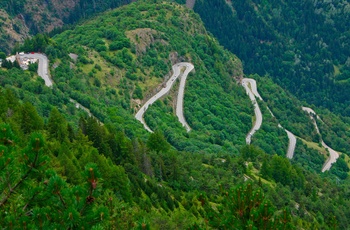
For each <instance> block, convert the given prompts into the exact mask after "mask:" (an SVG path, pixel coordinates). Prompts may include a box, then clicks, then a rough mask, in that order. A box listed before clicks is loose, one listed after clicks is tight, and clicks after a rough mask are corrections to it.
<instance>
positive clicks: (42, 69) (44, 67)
mask: <svg viewBox="0 0 350 230" xmlns="http://www.w3.org/2000/svg"><path fill="white" fill-rule="evenodd" d="M20 57H21V58H35V59H38V61H39V64H38V75H39V76H40V77H41V78H42V79H44V81H45V85H46V86H48V87H50V86H52V85H53V83H52V80H51V78H50V76H49V72H48V71H49V60H48V58H47V57H46V56H45V55H44V54H39V53H33V54H22V55H20Z"/></svg>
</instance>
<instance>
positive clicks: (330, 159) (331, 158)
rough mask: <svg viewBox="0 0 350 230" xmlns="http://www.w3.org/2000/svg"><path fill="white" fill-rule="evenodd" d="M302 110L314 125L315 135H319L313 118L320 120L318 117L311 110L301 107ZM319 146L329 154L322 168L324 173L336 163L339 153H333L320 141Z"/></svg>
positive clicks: (332, 150)
mask: <svg viewBox="0 0 350 230" xmlns="http://www.w3.org/2000/svg"><path fill="white" fill-rule="evenodd" d="M302 109H303V110H304V111H306V112H307V113H308V114H309V115H310V118H311V120H312V121H313V123H314V126H315V128H316V131H317V133H318V134H320V135H321V133H320V130H319V129H318V126H317V123H316V121H315V118H314V116H316V118H317V119H320V117H319V116H318V115H317V114H316V113H315V111H313V110H312V109H311V108H308V107H302ZM321 144H322V146H323V147H324V148H325V149H327V150H328V152H329V157H328V159H327V160H326V163H325V164H324V165H323V167H322V172H325V171H327V170H329V169H330V168H331V167H332V164H333V163H335V162H336V161H337V159H338V157H339V153H338V152H337V151H335V150H334V149H332V148H330V147H329V146H328V145H327V144H326V143H324V141H323V140H322V142H321Z"/></svg>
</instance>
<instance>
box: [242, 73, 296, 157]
mask: <svg viewBox="0 0 350 230" xmlns="http://www.w3.org/2000/svg"><path fill="white" fill-rule="evenodd" d="M242 86H243V87H244V88H245V90H246V92H247V94H248V95H249V98H250V100H251V101H252V102H253V104H254V113H255V117H256V121H255V124H254V126H253V128H252V129H251V131H249V133H248V135H247V137H246V143H247V144H248V145H249V144H250V142H251V137H252V136H253V135H254V133H255V132H256V131H258V130H259V128H260V127H261V124H262V114H261V111H260V108H259V105H258V103H257V101H256V97H257V98H259V99H260V100H262V101H263V99H262V97H261V96H260V94H259V92H258V89H257V86H256V81H255V80H254V79H251V78H243V80H242ZM249 86H250V87H249ZM267 109H268V111H269V112H270V113H271V115H272V116H273V117H274V115H273V113H272V111H271V110H270V108H269V107H267ZM278 127H280V128H282V129H284V131H286V133H287V136H288V139H289V144H288V149H287V157H288V158H289V159H292V158H293V156H294V151H295V146H296V142H297V140H296V137H295V136H294V134H293V133H291V132H290V131H288V130H287V129H285V128H283V127H282V126H281V125H280V124H278Z"/></svg>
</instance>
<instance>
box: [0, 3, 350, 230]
mask: <svg viewBox="0 0 350 230" xmlns="http://www.w3.org/2000/svg"><path fill="white" fill-rule="evenodd" d="M15 50H17V51H20V50H24V51H26V52H27V51H45V53H46V55H47V56H48V58H49V60H50V75H51V77H52V80H53V83H54V84H53V86H52V87H46V86H45V85H44V81H43V80H42V79H41V78H40V77H39V76H38V75H37V74H36V66H35V65H32V66H30V68H29V70H28V71H22V70H21V69H18V68H17V67H16V66H12V65H6V66H5V68H0V169H1V170H0V188H1V189H0V191H1V192H0V207H1V209H2V210H4V211H3V212H0V226H1V227H2V228H5V229H11V227H12V228H14V229H21V228H27V229H34V228H38V227H39V228H43V229H51V228H56V229H68V228H69V229H81V228H84V229H234V228H237V229H301V228H303V229H337V228H339V229H347V228H349V227H350V225H349V224H350V223H349V221H348V216H350V210H349V208H348V207H349V206H350V203H349V202H350V201H349V199H350V193H349V191H350V182H349V178H348V174H349V167H348V165H349V158H348V156H347V155H348V154H349V152H348V147H349V144H348V143H349V136H350V135H348V134H349V129H348V127H349V126H348V125H349V120H347V119H346V118H344V117H340V116H336V115H334V114H332V113H331V112H329V110H327V109H319V108H317V107H315V108H314V109H315V110H316V111H317V113H318V114H319V115H320V116H321V117H322V121H323V122H322V123H320V124H319V127H320V130H321V132H322V138H323V139H324V141H326V142H327V143H329V145H331V146H332V148H335V149H336V150H337V151H339V152H341V153H342V154H341V157H340V158H339V160H338V161H337V163H336V164H334V165H333V166H332V168H331V170H330V171H327V172H325V173H321V168H322V165H323V164H324V162H325V160H326V158H327V150H325V149H324V148H322V147H320V136H319V135H318V134H317V132H316V130H315V127H314V126H313V124H312V122H311V120H310V118H309V116H308V114H306V113H304V112H303V111H302V109H301V106H307V104H305V103H302V102H300V101H299V100H298V99H297V98H295V97H293V96H292V95H290V93H288V92H286V91H284V90H283V89H282V88H281V87H279V86H277V85H276V84H275V83H273V82H272V81H271V80H270V79H268V78H263V77H260V76H258V75H250V76H249V77H251V78H254V79H256V81H257V83H258V87H259V92H260V93H261V95H262V97H263V98H264V101H258V102H257V103H259V105H260V107H261V110H262V113H263V125H262V127H261V129H259V130H258V131H257V132H256V135H254V136H253V137H252V142H251V143H252V144H251V145H246V142H245V138H246V135H247V133H249V131H250V129H251V127H252V124H253V123H254V119H255V117H254V105H253V104H252V102H251V101H250V99H249V97H248V96H247V95H246V93H245V91H244V88H243V87H242V86H241V80H242V78H243V77H244V73H243V67H242V64H241V61H240V60H239V59H238V58H237V57H236V56H235V55H233V54H232V53H230V52H228V51H227V50H225V49H224V48H223V47H222V46H221V45H219V43H218V42H217V41H216V39H215V38H213V37H212V36H211V35H210V34H209V33H208V32H207V31H206V29H205V27H204V25H203V23H202V22H201V20H200V18H199V16H198V15H197V14H195V13H194V12H193V11H191V10H189V9H186V8H185V7H184V6H181V5H178V4H175V3H173V2H167V1H149V0H141V1H137V2H135V3H132V4H130V5H126V6H123V7H121V8H118V9H115V10H111V11H108V12H105V13H103V14H101V15H98V16H95V17H93V18H91V19H89V20H86V21H84V22H80V23H79V24H77V25H74V26H73V27H72V28H70V29H69V30H65V31H63V32H62V33H59V34H56V35H55V36H53V37H48V36H47V35H41V34H39V35H36V36H34V37H33V39H28V40H26V42H25V43H23V44H21V45H20V46H18V47H16V49H15ZM69 54H70V55H69ZM178 62H190V63H192V64H193V65H194V67H195V71H193V72H191V73H190V74H189V75H188V78H187V83H186V91H185V96H184V113H185V117H186V120H187V122H188V123H189V125H190V127H191V128H192V130H191V131H190V132H186V129H185V128H184V127H182V126H181V124H180V123H179V122H178V120H177V117H176V115H175V111H174V110H175V104H176V102H175V100H176V95H177V93H178V92H177V88H178V87H177V86H178V82H175V83H174V85H175V87H173V89H172V90H171V91H170V93H169V94H168V95H166V96H164V97H163V98H161V99H160V100H158V101H157V102H156V103H154V104H153V105H152V106H150V108H149V109H148V111H147V113H146V114H145V120H146V122H147V124H148V125H149V126H150V127H151V128H152V130H154V131H155V132H154V133H148V132H147V131H146V130H145V129H144V127H143V126H142V124H141V123H139V122H138V121H137V120H136V119H135V118H134V115H135V113H136V111H137V110H138V109H139V108H140V106H141V105H142V104H143V103H144V102H145V101H146V100H147V99H149V98H150V97H152V96H153V95H154V94H155V93H156V92H158V91H159V90H160V89H161V88H163V87H164V82H165V81H167V80H168V78H169V76H170V75H171V66H172V65H173V64H176V63H178ZM72 99H73V100H74V101H76V102H78V103H80V104H81V105H83V106H84V107H85V108H86V109H88V110H89V111H90V112H91V115H92V116H89V115H88V113H87V112H86V111H85V110H82V109H79V108H77V107H76V104H75V102H74V103H73V102H72ZM267 106H268V107H269V108H270V109H271V111H273V113H274V114H275V117H274V116H272V115H271V113H270V112H269V110H268V109H267ZM279 123H281V124H282V125H283V126H284V127H286V128H288V129H289V130H291V131H292V132H293V133H294V134H295V135H297V137H298V140H297V142H298V143H297V148H296V151H295V157H294V158H293V159H292V160H289V159H288V158H286V157H285V154H286V149H287V146H288V138H287V135H286V133H285V132H284V131H283V130H282V129H281V128H279V126H278V124H279ZM320 152H321V153H324V154H323V155H322V154H320Z"/></svg>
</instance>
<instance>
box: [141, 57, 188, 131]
mask: <svg viewBox="0 0 350 230" xmlns="http://www.w3.org/2000/svg"><path fill="white" fill-rule="evenodd" d="M183 67H185V68H186V70H185V72H184V73H183V74H182V79H183V80H182V84H181V82H180V89H179V94H178V101H177V106H176V108H177V109H176V110H177V112H176V114H177V116H178V118H179V121H180V122H181V124H182V125H183V126H185V128H186V129H187V130H190V128H189V126H188V124H187V123H186V120H185V118H184V116H183V109H182V107H183V94H184V88H185V81H186V78H187V75H188V73H189V72H190V71H192V69H193V68H194V67H193V65H192V64H191V63H188V62H180V63H177V64H175V65H173V66H172V69H173V75H172V76H171V77H170V79H169V80H168V81H167V82H166V85H165V87H164V88H162V89H161V90H160V91H159V92H158V93H156V94H155V95H154V96H152V97H151V98H150V99H149V100H148V101H146V103H145V104H144V105H143V106H142V107H141V108H140V110H139V111H138V112H137V113H136V115H135V118H136V119H137V120H139V121H140V122H141V123H142V124H143V126H144V127H145V129H146V130H147V131H149V132H153V131H152V130H151V129H150V128H149V127H148V125H147V124H146V122H145V120H144V119H143V115H144V113H145V112H146V111H147V109H148V107H149V106H150V105H152V104H153V103H154V102H155V101H157V100H158V99H159V98H161V97H163V96H164V95H165V94H167V93H168V92H169V91H170V89H171V87H172V86H173V84H174V82H175V80H176V79H177V78H178V77H179V76H180V74H181V69H182V68H183ZM180 91H181V92H180ZM179 99H180V100H179ZM179 108H180V111H179V112H178V109H179Z"/></svg>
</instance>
